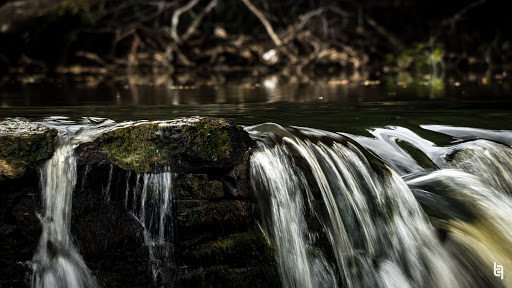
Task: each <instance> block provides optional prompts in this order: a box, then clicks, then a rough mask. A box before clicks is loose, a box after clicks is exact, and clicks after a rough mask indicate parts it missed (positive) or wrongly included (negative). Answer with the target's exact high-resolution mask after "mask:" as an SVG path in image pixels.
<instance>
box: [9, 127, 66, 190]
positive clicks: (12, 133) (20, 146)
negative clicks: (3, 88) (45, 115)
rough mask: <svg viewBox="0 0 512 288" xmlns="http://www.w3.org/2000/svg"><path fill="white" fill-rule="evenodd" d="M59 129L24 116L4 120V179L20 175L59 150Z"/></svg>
mask: <svg viewBox="0 0 512 288" xmlns="http://www.w3.org/2000/svg"><path fill="white" fill-rule="evenodd" d="M56 137H57V130H56V129H52V128H47V127H44V126H42V125H39V124H35V123H31V122H28V121H26V120H23V119H19V118H16V119H6V120H3V121H0V181H1V180H4V179H16V178H20V177H21V176H23V175H25V173H26V172H27V171H28V170H30V169H33V168H34V167H36V166H37V165H38V164H40V163H41V162H43V161H45V160H47V159H48V158H50V157H51V156H52V155H53V152H54V151H55V147H54V142H55V138H56Z"/></svg>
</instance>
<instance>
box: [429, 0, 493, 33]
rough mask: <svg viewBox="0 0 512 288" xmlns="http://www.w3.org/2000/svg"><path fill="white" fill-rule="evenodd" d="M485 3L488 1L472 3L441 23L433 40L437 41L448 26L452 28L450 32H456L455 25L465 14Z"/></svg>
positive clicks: (481, 0) (479, 0) (482, 0)
mask: <svg viewBox="0 0 512 288" xmlns="http://www.w3.org/2000/svg"><path fill="white" fill-rule="evenodd" d="M485 2H486V0H478V1H475V2H472V3H471V4H469V5H468V6H466V7H464V8H462V9H461V10H459V11H458V12H457V13H455V14H453V16H451V17H450V18H448V19H445V20H443V21H441V24H440V25H439V28H438V30H437V33H436V34H435V35H434V37H433V38H434V39H437V37H439V34H441V31H442V29H443V28H444V27H447V26H448V27H450V31H454V29H455V25H456V24H457V22H459V21H460V20H461V19H462V17H463V16H464V14H466V13H468V11H469V10H471V9H473V8H476V7H477V6H480V5H482V4H484V3H485Z"/></svg>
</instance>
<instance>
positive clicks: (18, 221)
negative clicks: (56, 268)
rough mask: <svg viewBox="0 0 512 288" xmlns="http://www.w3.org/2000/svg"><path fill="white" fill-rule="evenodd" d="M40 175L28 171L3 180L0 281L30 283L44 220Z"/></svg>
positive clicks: (0, 193)
mask: <svg viewBox="0 0 512 288" xmlns="http://www.w3.org/2000/svg"><path fill="white" fill-rule="evenodd" d="M40 207H41V195H40V194H39V187H38V177H37V173H35V171H27V172H26V173H25V175H24V176H22V177H21V178H18V179H4V180H3V181H0V285H5V287H29V286H30V275H31V268H30V266H29V265H28V264H27V263H28V261H30V260H31V259H32V257H33V256H34V253H35V250H36V248H37V244H38V242H39V236H40V234H41V231H42V229H41V222H40V221H39V219H38V217H37V212H38V211H40Z"/></svg>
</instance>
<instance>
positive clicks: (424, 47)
mask: <svg viewBox="0 0 512 288" xmlns="http://www.w3.org/2000/svg"><path fill="white" fill-rule="evenodd" d="M444 55H445V52H444V49H443V47H442V45H441V44H440V43H435V42H434V41H433V40H429V41H428V42H425V43H423V42H416V43H413V45H412V47H411V48H408V49H405V50H403V51H401V52H400V53H398V55H392V54H387V55H386V56H385V63H386V64H387V65H391V64H392V63H395V64H396V66H397V68H398V69H399V70H409V69H414V70H415V71H416V72H420V73H427V72H432V71H437V69H438V67H439V66H441V68H444V62H443V57H444Z"/></svg>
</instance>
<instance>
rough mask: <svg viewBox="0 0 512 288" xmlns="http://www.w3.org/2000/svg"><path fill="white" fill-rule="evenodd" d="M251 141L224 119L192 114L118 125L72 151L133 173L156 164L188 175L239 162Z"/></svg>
mask: <svg viewBox="0 0 512 288" xmlns="http://www.w3.org/2000/svg"><path fill="white" fill-rule="evenodd" d="M253 145H254V142H253V140H252V139H251V138H250V137H249V135H248V134H247V132H245V131H244V130H243V129H242V128H241V127H240V126H238V125H235V124H234V123H232V122H230V121H228V120H225V119H215V118H208V117H192V118H183V119H176V120H169V121H154V122H139V123H133V124H120V125H119V126H118V127H115V128H114V129H112V130H110V131H108V132H105V133H103V134H102V135H100V136H99V137H98V138H97V139H95V140H94V141H92V142H88V143H83V144H81V145H80V146H79V148H78V149H77V153H78V155H79V159H80V161H81V163H82V164H98V163H101V162H103V161H105V159H104V158H106V159H107V160H108V162H110V163H112V164H115V165H117V166H119V167H121V168H122V169H124V170H133V171H135V172H137V173H147V172H152V171H153V168H154V167H155V166H158V165H166V166H169V167H170V168H171V170H172V171H180V172H181V173H190V172H194V171H201V170H205V169H215V168H228V167H233V166H235V165H237V164H240V163H242V162H243V161H244V154H245V152H246V151H247V150H248V149H249V148H250V147H252V146H253ZM91 153H97V155H91Z"/></svg>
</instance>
